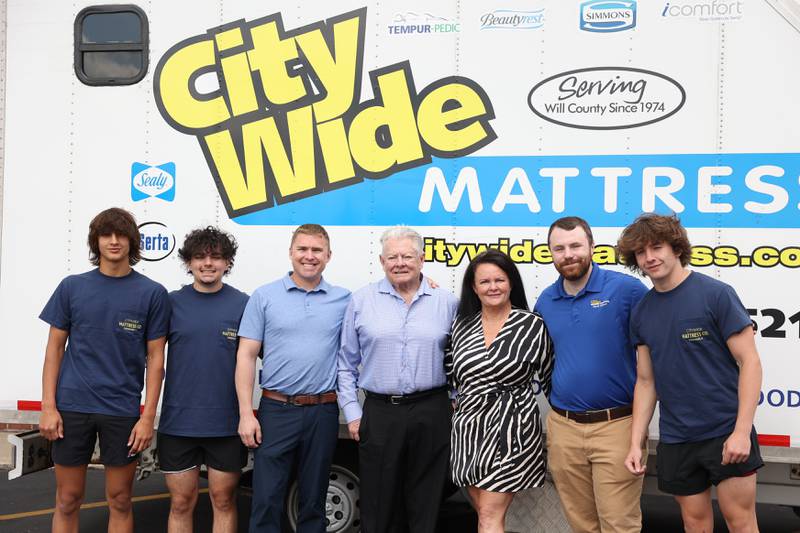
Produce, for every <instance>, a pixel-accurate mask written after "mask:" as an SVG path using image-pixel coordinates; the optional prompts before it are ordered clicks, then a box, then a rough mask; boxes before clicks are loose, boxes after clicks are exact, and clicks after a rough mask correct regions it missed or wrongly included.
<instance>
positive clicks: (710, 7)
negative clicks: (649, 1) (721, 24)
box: [661, 0, 744, 22]
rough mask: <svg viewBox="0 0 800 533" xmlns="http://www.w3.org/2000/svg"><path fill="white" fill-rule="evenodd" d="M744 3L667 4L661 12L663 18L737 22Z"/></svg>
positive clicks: (715, 1)
mask: <svg viewBox="0 0 800 533" xmlns="http://www.w3.org/2000/svg"><path fill="white" fill-rule="evenodd" d="M743 4H744V2H743V1H742V0H738V1H735V2H718V1H717V0H708V1H706V2H691V3H683V2H667V3H666V4H664V9H663V11H661V16H662V17H664V18H683V19H696V20H700V21H703V22H706V21H720V20H722V21H725V20H738V19H741V18H742V14H743V9H742V6H743Z"/></svg>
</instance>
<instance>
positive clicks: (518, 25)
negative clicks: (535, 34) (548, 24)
mask: <svg viewBox="0 0 800 533" xmlns="http://www.w3.org/2000/svg"><path fill="white" fill-rule="evenodd" d="M542 26H544V8H542V9H537V10H534V11H512V10H510V9H495V10H494V11H492V12H491V13H485V14H484V15H481V30H536V29H539V28H541V27H542Z"/></svg>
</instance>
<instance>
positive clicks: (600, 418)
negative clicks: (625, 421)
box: [551, 405, 633, 424]
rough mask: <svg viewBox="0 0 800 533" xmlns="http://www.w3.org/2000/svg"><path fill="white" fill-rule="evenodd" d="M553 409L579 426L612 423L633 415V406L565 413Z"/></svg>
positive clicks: (554, 408)
mask: <svg viewBox="0 0 800 533" xmlns="http://www.w3.org/2000/svg"><path fill="white" fill-rule="evenodd" d="M551 409H552V410H553V411H555V412H556V413H558V414H560V415H561V416H563V417H565V418H568V419H569V420H573V421H575V422H577V423H579V424H594V423H597V422H610V421H611V420H616V419H617V418H622V417H624V416H630V415H631V414H633V406H632V405H622V406H620V407H612V408H611V409H599V410H597V411H565V410H564V409H559V408H558V407H555V406H551Z"/></svg>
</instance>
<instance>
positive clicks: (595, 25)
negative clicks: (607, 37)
mask: <svg viewBox="0 0 800 533" xmlns="http://www.w3.org/2000/svg"><path fill="white" fill-rule="evenodd" d="M635 27H636V1H635V0H631V1H628V2H624V1H618V0H590V1H589V2H584V3H582V4H581V21H580V28H581V29H582V30H583V31H591V32H597V33H611V32H616V31H623V30H630V29H631V28H635Z"/></svg>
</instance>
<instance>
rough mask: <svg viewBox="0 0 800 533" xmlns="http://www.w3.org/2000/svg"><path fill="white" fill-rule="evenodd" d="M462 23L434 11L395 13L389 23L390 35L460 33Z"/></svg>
mask: <svg viewBox="0 0 800 533" xmlns="http://www.w3.org/2000/svg"><path fill="white" fill-rule="evenodd" d="M460 31H461V24H459V23H458V22H456V21H454V20H451V19H449V18H447V17H440V16H439V15H434V14H433V13H427V12H426V13H415V12H413V11H406V12H405V13H395V14H394V17H392V22H391V23H390V24H389V34H390V35H418V34H430V33H458V32H460Z"/></svg>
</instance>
